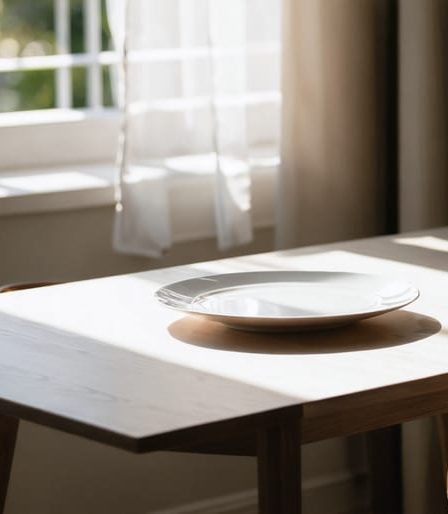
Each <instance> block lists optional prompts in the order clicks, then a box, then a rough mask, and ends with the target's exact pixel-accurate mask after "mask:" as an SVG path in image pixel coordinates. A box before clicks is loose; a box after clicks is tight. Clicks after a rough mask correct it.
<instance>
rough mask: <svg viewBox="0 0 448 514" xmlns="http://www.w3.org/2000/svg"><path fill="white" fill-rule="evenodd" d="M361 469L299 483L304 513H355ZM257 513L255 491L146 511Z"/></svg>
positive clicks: (361, 495)
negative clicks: (301, 487) (301, 484)
mask: <svg viewBox="0 0 448 514" xmlns="http://www.w3.org/2000/svg"><path fill="white" fill-rule="evenodd" d="M366 504H367V493H366V475H365V473H362V472H359V473H348V472H347V473H333V474H330V475H324V476H320V477H316V478H313V479H310V480H306V481H304V483H303V512H304V514H322V513H323V512H325V514H350V513H353V514H355V513H356V512H360V511H361V510H364V509H366ZM221 513H222V514H257V513H258V506H257V491H256V490H255V489H250V490H248V491H241V492H238V493H232V494H226V495H223V496H218V497H215V498H208V499H206V500H201V501H198V502H193V503H188V504H184V505H178V506H175V507H171V508H169V509H164V510H157V511H154V510H153V511H148V514H221Z"/></svg>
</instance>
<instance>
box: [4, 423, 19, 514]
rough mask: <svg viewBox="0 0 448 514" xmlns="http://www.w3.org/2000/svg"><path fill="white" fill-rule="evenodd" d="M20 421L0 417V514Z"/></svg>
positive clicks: (6, 490)
mask: <svg viewBox="0 0 448 514" xmlns="http://www.w3.org/2000/svg"><path fill="white" fill-rule="evenodd" d="M18 427H19V421H18V420H17V419H15V418H11V417H9V416H1V415H0V513H2V512H3V511H4V508H5V502H6V495H7V492H8V484H9V477H10V474H11V468H12V461H13V458H14V448H15V445H16V437H17V429H18Z"/></svg>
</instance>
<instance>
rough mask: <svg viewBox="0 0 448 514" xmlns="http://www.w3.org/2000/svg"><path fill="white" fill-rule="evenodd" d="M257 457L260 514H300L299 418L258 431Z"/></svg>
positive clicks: (292, 418)
mask: <svg viewBox="0 0 448 514" xmlns="http://www.w3.org/2000/svg"><path fill="white" fill-rule="evenodd" d="M257 456H258V501H259V512H260V514H300V513H301V465H300V464H301V463H300V458H301V451H300V418H299V417H298V416H294V417H291V418H290V419H288V420H283V422H281V423H279V424H278V425H274V426H270V427H264V428H259V429H258V434H257Z"/></svg>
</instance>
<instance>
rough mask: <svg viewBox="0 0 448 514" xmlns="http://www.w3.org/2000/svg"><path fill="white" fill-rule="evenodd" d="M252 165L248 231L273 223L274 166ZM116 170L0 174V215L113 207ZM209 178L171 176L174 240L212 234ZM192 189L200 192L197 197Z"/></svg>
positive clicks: (98, 166)
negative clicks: (249, 224) (250, 227)
mask: <svg viewBox="0 0 448 514" xmlns="http://www.w3.org/2000/svg"><path fill="white" fill-rule="evenodd" d="M260 162H261V164H260V165H258V166H253V168H252V169H253V171H252V174H251V176H252V189H253V202H252V203H253V206H252V207H253V208H252V217H253V223H254V227H256V228H261V227H269V226H272V225H273V220H274V214H273V191H274V189H275V187H274V186H275V174H276V173H275V172H276V168H277V163H275V162H272V159H271V160H269V159H268V160H265V161H264V162H263V159H261V161H260ZM115 175H116V168H115V167H114V166H113V165H112V164H82V165H79V166H60V167H54V168H45V169H35V170H29V169H28V170H15V171H11V172H6V171H2V172H1V173H0V216H17V215H27V214H33V215H34V214H39V213H49V212H58V211H67V210H78V209H86V208H98V207H105V206H109V207H112V206H113V205H114V196H115V192H114V180H115ZM213 186H214V181H213V175H212V174H210V173H207V172H206V171H205V172H204V171H203V172H200V173H194V174H193V173H189V172H188V171H186V170H183V172H178V173H174V174H173V176H172V177H171V178H170V187H169V194H170V196H172V198H173V201H171V205H172V206H173V211H172V215H171V218H172V224H173V238H174V240H175V241H185V240H194V239H202V238H206V237H211V236H213V235H214V233H215V231H214V211H213ZM198 190H201V192H202V193H203V194H200V195H198Z"/></svg>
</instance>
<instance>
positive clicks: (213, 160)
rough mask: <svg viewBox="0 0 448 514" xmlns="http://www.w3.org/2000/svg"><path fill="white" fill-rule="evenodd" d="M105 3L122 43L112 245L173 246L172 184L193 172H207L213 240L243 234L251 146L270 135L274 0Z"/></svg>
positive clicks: (154, 251)
mask: <svg viewBox="0 0 448 514" xmlns="http://www.w3.org/2000/svg"><path fill="white" fill-rule="evenodd" d="M107 7H108V16H109V24H110V27H111V31H112V34H113V38H114V42H115V45H116V48H117V50H121V51H122V52H123V69H122V74H121V75H122V77H121V94H120V103H121V107H122V109H123V112H124V121H123V131H122V152H121V157H120V180H119V199H118V208H117V217H116V224H115V234H114V245H115V248H116V249H117V250H118V251H122V252H127V253H134V254H140V255H147V256H151V257H154V256H160V255H162V254H163V252H164V251H165V250H167V249H168V248H169V247H170V246H171V244H172V230H171V227H172V223H171V219H170V214H171V212H172V208H171V207H172V206H171V204H172V203H173V202H175V201H176V198H175V197H173V195H172V194H171V185H172V184H173V181H176V180H179V179H181V180H184V179H188V177H193V178H194V177H196V178H197V176H198V175H210V176H212V177H213V180H214V208H215V211H214V212H215V226H216V234H217V238H218V244H219V247H220V248H223V249H224V248H228V247H231V246H233V245H239V244H244V243H247V242H249V241H250V240H251V238H252V224H251V187H250V185H251V155H252V153H253V152H254V151H257V149H259V148H260V147H261V146H263V145H268V144H269V145H272V144H273V145H274V146H275V145H276V143H277V141H278V125H279V122H278V111H279V35H280V34H279V33H280V30H279V28H280V8H281V2H280V0H163V1H160V0H128V1H127V2H126V1H125V0H109V1H108V4H107ZM195 183H196V184H197V190H196V191H195V194H197V195H199V196H200V195H202V194H205V192H204V190H203V188H202V187H201V182H200V181H195ZM185 215H186V216H187V215H188V213H185Z"/></svg>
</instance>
